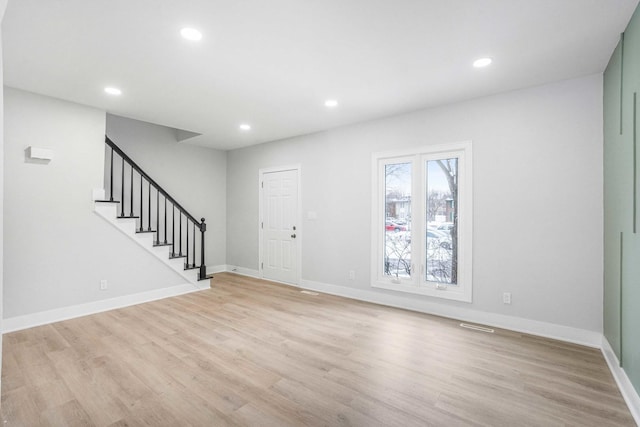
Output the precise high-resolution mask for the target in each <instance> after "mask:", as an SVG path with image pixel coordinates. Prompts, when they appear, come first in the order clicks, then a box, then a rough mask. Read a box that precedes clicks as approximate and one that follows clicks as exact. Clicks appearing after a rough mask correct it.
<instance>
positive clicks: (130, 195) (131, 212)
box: [129, 165, 133, 217]
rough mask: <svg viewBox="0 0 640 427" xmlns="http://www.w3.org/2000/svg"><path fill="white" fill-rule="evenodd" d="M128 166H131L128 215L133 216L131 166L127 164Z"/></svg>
mask: <svg viewBox="0 0 640 427" xmlns="http://www.w3.org/2000/svg"><path fill="white" fill-rule="evenodd" d="M129 166H130V167H131V181H130V183H131V188H130V191H131V194H129V203H130V206H129V216H131V217H132V216H133V166H131V165H129Z"/></svg>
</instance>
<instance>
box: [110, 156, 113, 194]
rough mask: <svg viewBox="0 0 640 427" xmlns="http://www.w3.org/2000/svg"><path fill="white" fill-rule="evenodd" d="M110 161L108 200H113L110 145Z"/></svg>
mask: <svg viewBox="0 0 640 427" xmlns="http://www.w3.org/2000/svg"><path fill="white" fill-rule="evenodd" d="M109 163H111V164H110V165H109V169H110V173H109V200H110V201H112V202H113V147H111V161H110V162H109Z"/></svg>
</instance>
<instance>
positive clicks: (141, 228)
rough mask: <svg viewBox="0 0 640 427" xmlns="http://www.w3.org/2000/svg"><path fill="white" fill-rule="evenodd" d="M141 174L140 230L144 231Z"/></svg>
mask: <svg viewBox="0 0 640 427" xmlns="http://www.w3.org/2000/svg"><path fill="white" fill-rule="evenodd" d="M142 193H143V191H142V174H140V231H141V232H142V231H144V225H143V223H144V221H143V220H144V205H143V204H142Z"/></svg>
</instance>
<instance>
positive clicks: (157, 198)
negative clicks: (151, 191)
mask: <svg viewBox="0 0 640 427" xmlns="http://www.w3.org/2000/svg"><path fill="white" fill-rule="evenodd" d="M156 244H160V192H159V191H158V189H157V188H156Z"/></svg>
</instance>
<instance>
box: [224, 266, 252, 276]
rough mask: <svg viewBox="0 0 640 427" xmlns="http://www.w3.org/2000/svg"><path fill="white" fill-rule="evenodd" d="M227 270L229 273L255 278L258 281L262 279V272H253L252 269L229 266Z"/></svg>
mask: <svg viewBox="0 0 640 427" xmlns="http://www.w3.org/2000/svg"><path fill="white" fill-rule="evenodd" d="M226 267H227V269H226V270H225V271H226V272H228V273H235V274H239V275H241V276H248V277H253V278H256V279H259V278H260V271H258V270H253V269H251V268H244V267H238V266H235V265H227V266H226Z"/></svg>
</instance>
